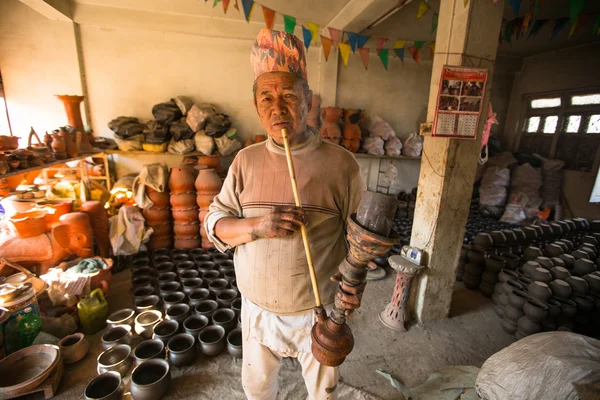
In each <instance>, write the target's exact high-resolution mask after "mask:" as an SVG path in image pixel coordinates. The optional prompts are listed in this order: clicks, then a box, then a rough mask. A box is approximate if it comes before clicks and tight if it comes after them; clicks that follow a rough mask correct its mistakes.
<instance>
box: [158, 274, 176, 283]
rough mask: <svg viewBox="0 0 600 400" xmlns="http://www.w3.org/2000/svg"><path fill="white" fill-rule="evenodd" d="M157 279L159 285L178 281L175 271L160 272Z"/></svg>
mask: <svg viewBox="0 0 600 400" xmlns="http://www.w3.org/2000/svg"><path fill="white" fill-rule="evenodd" d="M156 281H157V283H158V285H159V286H160V285H161V284H163V283H168V282H176V281H177V274H176V273H175V272H163V273H160V274H158V277H157V278H156Z"/></svg>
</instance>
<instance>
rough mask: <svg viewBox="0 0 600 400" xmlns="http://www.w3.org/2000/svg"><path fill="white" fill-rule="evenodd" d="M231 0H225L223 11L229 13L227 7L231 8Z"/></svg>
mask: <svg viewBox="0 0 600 400" xmlns="http://www.w3.org/2000/svg"><path fill="white" fill-rule="evenodd" d="M230 2H231V0H223V11H224V12H225V14H227V9H229V3H230Z"/></svg>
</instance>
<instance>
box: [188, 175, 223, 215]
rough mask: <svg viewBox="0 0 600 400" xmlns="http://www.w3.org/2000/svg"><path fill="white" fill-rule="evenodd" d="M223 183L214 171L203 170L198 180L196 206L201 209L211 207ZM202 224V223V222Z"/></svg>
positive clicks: (196, 184)
mask: <svg viewBox="0 0 600 400" xmlns="http://www.w3.org/2000/svg"><path fill="white" fill-rule="evenodd" d="M222 186H223V183H222V182H221V178H219V176H218V175H217V172H216V171H215V170H214V169H202V170H200V171H199V172H198V177H197V178H196V182H195V187H196V193H197V195H196V204H197V205H198V207H200V209H205V208H208V206H210V203H212V201H213V198H214V197H215V196H216V195H218V194H219V192H220V191H221V187H222ZM201 222H202V221H201Z"/></svg>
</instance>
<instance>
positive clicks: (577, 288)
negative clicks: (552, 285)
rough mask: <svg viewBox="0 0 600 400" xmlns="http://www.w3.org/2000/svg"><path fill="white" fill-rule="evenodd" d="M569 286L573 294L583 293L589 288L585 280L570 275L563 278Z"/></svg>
mask: <svg viewBox="0 0 600 400" xmlns="http://www.w3.org/2000/svg"><path fill="white" fill-rule="evenodd" d="M565 282H567V283H568V284H569V285H571V288H572V289H573V293H574V294H579V295H582V296H583V295H585V294H587V292H588V291H589V290H590V286H589V285H588V283H587V281H586V280H585V279H583V278H581V277H579V276H570V277H568V278H567V279H565Z"/></svg>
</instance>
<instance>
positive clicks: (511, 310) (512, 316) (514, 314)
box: [503, 304, 525, 324]
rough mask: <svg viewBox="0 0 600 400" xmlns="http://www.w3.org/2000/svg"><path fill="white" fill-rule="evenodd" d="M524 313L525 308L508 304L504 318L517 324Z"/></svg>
mask: <svg viewBox="0 0 600 400" xmlns="http://www.w3.org/2000/svg"><path fill="white" fill-rule="evenodd" d="M523 315H525V313H524V312H523V310H521V309H519V308H515V307H513V306H512V305H510V304H509V305H507V306H506V307H504V317H503V319H504V320H507V321H510V322H512V323H513V324H516V323H517V321H518V320H519V318H521V317H522V316H523Z"/></svg>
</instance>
